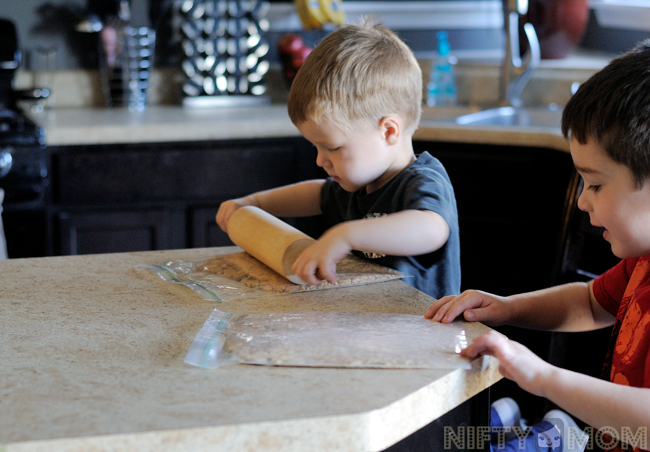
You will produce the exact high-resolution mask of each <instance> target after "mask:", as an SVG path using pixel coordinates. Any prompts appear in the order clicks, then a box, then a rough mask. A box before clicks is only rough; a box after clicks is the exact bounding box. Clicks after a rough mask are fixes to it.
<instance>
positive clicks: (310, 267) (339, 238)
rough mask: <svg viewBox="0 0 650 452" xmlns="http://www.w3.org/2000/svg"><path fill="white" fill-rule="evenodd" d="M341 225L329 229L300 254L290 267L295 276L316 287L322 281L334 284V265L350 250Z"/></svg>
mask: <svg viewBox="0 0 650 452" xmlns="http://www.w3.org/2000/svg"><path fill="white" fill-rule="evenodd" d="M343 224H344V223H342V224H341V225H338V226H334V227H333V228H331V229H329V230H328V231H327V232H325V234H323V235H322V236H321V238H319V239H318V240H317V241H316V242H315V243H314V244H313V245H311V246H310V247H308V248H307V249H305V250H304V251H303V252H302V253H300V256H298V258H297V259H296V261H295V262H294V263H293V266H292V270H293V271H294V273H295V274H296V276H298V277H299V278H300V279H302V280H303V281H305V282H306V283H309V284H316V285H317V284H320V283H321V282H323V280H327V282H329V283H332V284H333V283H335V282H336V264H337V263H338V262H339V261H340V260H341V259H343V258H344V257H345V256H347V255H348V253H350V251H351V250H352V247H351V246H350V244H349V243H348V241H347V239H346V238H345V236H344V234H343V230H344V227H342V225H343Z"/></svg>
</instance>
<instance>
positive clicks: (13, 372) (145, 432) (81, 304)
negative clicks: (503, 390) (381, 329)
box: [0, 248, 501, 452]
mask: <svg viewBox="0 0 650 452" xmlns="http://www.w3.org/2000/svg"><path fill="white" fill-rule="evenodd" d="M226 251H228V252H232V251H234V250H233V249H232V248H218V249H217V248H212V249H192V250H173V251H154V252H141V253H122V254H105V255H88V256H66V257H49V258H35V259H15V260H7V261H0V331H2V335H1V336H0V363H2V364H1V365H0V394H1V397H0V413H1V414H0V450H2V451H3V452H16V451H36V450H39V451H42V450H47V451H81V450H83V451H85V452H86V451H100V450H102V451H108V450H111V451H115V450H120V451H138V452H143V451H160V450H165V451H181V450H182V451H189V450H208V448H209V450H224V451H226V450H227V451H260V450H264V451H283V452H287V451H300V452H303V451H305V450H321V451H325V450H341V451H348V450H349V451H361V450H365V451H370V450H381V449H384V448H386V447H388V446H389V445H391V444H393V443H395V442H397V441H398V440H400V439H401V438H403V437H406V436H408V435H409V434H411V433H412V432H414V431H416V430H418V429H419V428H421V427H422V426H424V425H426V424H428V423H429V422H431V421H432V420H433V419H436V418H438V417H439V416H441V415H442V414H444V413H445V412H447V411H448V410H450V409H452V408H453V407H455V406H457V405H458V404H460V403H462V402H463V401H465V400H466V399H468V398H470V397H472V396H474V395H475V394H477V393H478V392H480V391H481V390H483V389H484V388H486V387H488V386H490V385H491V384H493V383H495V382H496V381H498V380H499V379H500V378H501V377H500V375H499V374H498V371H497V368H496V367H497V366H496V361H495V360H494V359H493V358H487V357H486V358H480V359H478V360H475V361H474V362H473V363H472V368H471V369H470V370H459V369H457V370H376V369H334V368H329V369H328V368H288V367H263V366H249V365H233V366H228V367H222V368H217V369H212V370H206V369H200V368H196V367H192V366H189V365H187V364H184V363H183V358H184V356H185V353H186V352H187V350H188V348H189V346H190V344H191V343H192V340H193V338H194V336H195V335H196V333H197V332H198V330H199V329H200V328H201V326H202V325H203V322H204V321H205V320H206V319H207V317H208V316H209V315H210V313H211V312H212V310H213V309H214V308H215V307H218V308H219V309H221V310H224V311H228V312H234V313H243V312H261V311H298V310H303V311H304V310H323V311H326V310H336V311H374V312H394V313H408V314H418V315H419V314H422V313H423V312H424V310H425V309H426V308H427V307H428V306H429V305H430V303H431V302H432V299H431V298H429V297H428V296H426V295H425V294H423V293H421V292H419V291H416V290H415V289H413V288H411V287H410V286H408V285H407V284H405V283H404V282H402V281H393V282H387V283H381V284H374V285H368V286H365V287H357V288H348V289H337V290H329V291H320V292H311V293H304V294H293V295H286V296H280V297H270V298H269V297H262V298H257V299H255V298H251V299H246V300H238V301H230V302H226V303H221V304H218V305H216V304H215V303H214V302H208V301H205V300H203V299H201V298H200V297H199V296H198V295H196V294H195V293H194V292H192V291H191V290H190V289H188V288H186V287H184V286H181V285H176V284H170V283H165V282H163V281H162V280H160V279H159V278H158V277H157V276H155V275H154V274H153V273H151V272H149V271H148V270H144V269H138V268H136V265H137V264H153V263H160V262H164V261H167V260H171V259H184V260H185V259H199V258H203V257H208V256H212V255H214V254H215V253H218V252H226ZM464 326H465V329H466V333H467V337H468V340H471V339H472V338H474V337H476V336H478V335H480V334H482V333H484V332H486V331H488V328H487V327H485V326H483V325H481V324H477V323H466V324H465V325H464Z"/></svg>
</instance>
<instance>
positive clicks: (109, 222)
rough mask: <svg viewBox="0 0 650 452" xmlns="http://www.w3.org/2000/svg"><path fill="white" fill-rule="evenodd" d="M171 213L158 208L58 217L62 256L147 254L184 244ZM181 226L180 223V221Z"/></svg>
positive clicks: (68, 213) (62, 213) (59, 215)
mask: <svg viewBox="0 0 650 452" xmlns="http://www.w3.org/2000/svg"><path fill="white" fill-rule="evenodd" d="M174 214H175V213H174V212H171V211H168V210H164V209H160V210H154V209H148V210H133V211H128V210H121V211H101V212H87V213H83V212H61V213H59V214H57V220H58V222H57V226H58V231H59V237H58V238H59V246H58V248H59V250H60V252H61V254H96V253H115V252H122V251H150V250H160V249H169V248H180V247H183V246H184V245H185V241H184V237H183V235H182V232H183V231H174V230H173V225H174V223H179V222H178V221H173V220H174V219H173V216H174ZM180 224H181V225H182V221H181V222H180Z"/></svg>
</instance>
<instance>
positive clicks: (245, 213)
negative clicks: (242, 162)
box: [228, 206, 315, 284]
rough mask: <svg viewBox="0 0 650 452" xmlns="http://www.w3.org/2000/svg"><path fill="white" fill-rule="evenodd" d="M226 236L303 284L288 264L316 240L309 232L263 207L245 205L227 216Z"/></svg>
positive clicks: (287, 276) (260, 259)
mask: <svg viewBox="0 0 650 452" xmlns="http://www.w3.org/2000/svg"><path fill="white" fill-rule="evenodd" d="M228 236H229V237H230V240H232V241H233V243H234V244H235V245H237V246H238V247H240V248H241V249H243V250H244V251H246V252H247V253H248V254H250V255H251V256H253V257H254V258H256V259H257V260H259V261H260V262H262V263H263V264H265V265H267V266H268V267H270V268H272V269H273V270H275V271H276V272H277V273H279V274H281V275H282V276H284V277H285V278H287V279H288V280H289V281H291V282H292V283H294V284H305V281H303V280H302V279H300V278H299V277H298V276H296V275H295V274H294V273H293V271H292V270H291V266H292V265H293V263H294V262H295V260H296V258H297V257H298V256H299V255H300V253H302V251H303V250H304V249H305V248H307V247H308V246H310V245H311V244H312V243H314V242H315V240H314V239H312V238H311V237H309V236H308V235H306V234H304V233H302V232H300V231H299V230H298V229H296V228H294V227H293V226H291V225H288V224H287V223H285V222H284V221H282V220H280V219H278V218H276V217H274V216H273V215H271V214H270V213H268V212H265V211H264V210H262V209H260V208H258V207H253V206H246V207H242V208H240V209H237V210H236V211H235V213H233V214H232V216H231V217H230V220H228Z"/></svg>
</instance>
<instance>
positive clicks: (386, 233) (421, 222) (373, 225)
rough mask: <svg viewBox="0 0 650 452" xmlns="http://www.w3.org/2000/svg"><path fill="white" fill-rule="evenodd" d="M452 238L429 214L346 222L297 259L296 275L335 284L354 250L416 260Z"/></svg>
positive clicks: (444, 225) (410, 213)
mask: <svg viewBox="0 0 650 452" xmlns="http://www.w3.org/2000/svg"><path fill="white" fill-rule="evenodd" d="M448 238H449V226H448V225H447V222H446V221H445V220H444V218H442V216H440V215H439V214H437V213H435V212H431V211H428V210H403V211H400V212H396V213H392V214H389V215H385V216H383V217H376V218H367V219H362V220H354V221H346V222H344V223H340V224H338V225H336V226H334V227H332V228H330V229H329V230H327V231H326V232H325V233H324V234H323V235H322V236H321V237H320V238H319V239H318V240H317V241H316V243H314V244H313V245H312V246H310V247H309V248H307V249H306V250H305V251H303V253H302V254H301V255H300V256H298V259H296V262H295V263H294V266H293V271H294V272H295V273H296V275H298V276H299V277H300V278H302V279H303V280H304V281H306V282H308V283H310V284H319V283H320V282H321V281H322V280H323V279H326V280H327V281H329V282H334V281H335V279H336V263H337V262H338V261H340V260H341V259H343V258H344V257H345V256H346V255H347V254H348V253H349V252H350V251H351V250H357V251H366V252H372V253H380V254H389V255H393V256H417V255H421V254H427V253H430V252H432V251H436V250H437V249H439V248H441V247H442V246H443V245H444V244H445V243H446V242H447V239H448Z"/></svg>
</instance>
